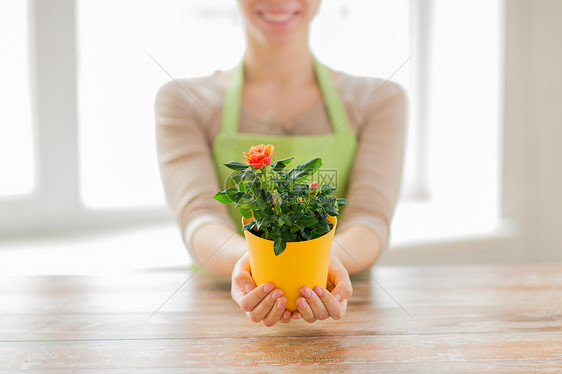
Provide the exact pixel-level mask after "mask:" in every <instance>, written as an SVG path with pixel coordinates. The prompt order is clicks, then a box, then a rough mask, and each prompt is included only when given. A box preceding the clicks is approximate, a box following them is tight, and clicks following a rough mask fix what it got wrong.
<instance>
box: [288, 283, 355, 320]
mask: <svg viewBox="0 0 562 374" xmlns="http://www.w3.org/2000/svg"><path fill="white" fill-rule="evenodd" d="M300 292H301V295H302V296H303V297H300V298H299V299H297V309H298V313H297V312H295V313H293V318H295V319H298V318H299V317H302V319H304V320H305V321H306V322H309V323H312V322H315V321H316V320H320V321H322V320H325V319H327V318H329V317H331V318H333V319H336V320H337V319H341V318H342V317H343V315H344V314H345V310H346V307H347V300H345V299H344V300H343V301H340V300H337V299H336V297H335V296H334V295H332V294H331V293H330V292H328V290H326V289H325V288H323V287H320V286H316V287H314V291H312V290H311V289H310V287H306V286H305V287H302V288H301V289H300Z"/></svg>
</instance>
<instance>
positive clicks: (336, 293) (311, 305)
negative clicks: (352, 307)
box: [293, 255, 353, 323]
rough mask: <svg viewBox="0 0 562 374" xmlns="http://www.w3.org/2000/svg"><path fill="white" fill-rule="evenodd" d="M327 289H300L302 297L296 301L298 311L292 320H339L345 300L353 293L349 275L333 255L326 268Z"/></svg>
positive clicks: (343, 309)
mask: <svg viewBox="0 0 562 374" xmlns="http://www.w3.org/2000/svg"><path fill="white" fill-rule="evenodd" d="M327 288H328V289H326V288H324V287H321V286H315V287H314V289H311V288H310V287H308V286H304V287H301V289H300V294H301V295H302V296H303V297H299V298H298V299H297V309H298V311H296V312H293V318H294V319H299V318H301V317H302V319H304V320H305V321H306V322H310V323H312V322H315V321H316V320H325V319H327V318H330V317H331V318H332V319H340V318H342V317H343V315H344V314H345V311H346V309H347V299H348V298H349V297H350V296H351V294H352V293H353V288H352V286H351V281H350V280H349V274H348V272H347V270H346V269H345V267H344V266H343V265H342V263H341V262H340V260H338V258H337V257H336V256H335V255H332V257H331V258H330V265H329V268H328V285H327Z"/></svg>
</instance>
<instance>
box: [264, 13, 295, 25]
mask: <svg viewBox="0 0 562 374" xmlns="http://www.w3.org/2000/svg"><path fill="white" fill-rule="evenodd" d="M257 13H258V15H259V16H260V18H261V19H263V20H264V21H266V22H268V23H272V24H278V25H281V24H285V23H288V22H290V21H292V20H293V19H294V18H296V17H297V16H298V14H299V12H298V11H285V10H284V11H269V10H268V11H258V12H257Z"/></svg>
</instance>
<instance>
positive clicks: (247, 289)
mask: <svg viewBox="0 0 562 374" xmlns="http://www.w3.org/2000/svg"><path fill="white" fill-rule="evenodd" d="M244 289H245V290H246V293H250V292H251V291H252V290H253V289H254V286H252V284H251V283H248V284H247V285H246V287H244Z"/></svg>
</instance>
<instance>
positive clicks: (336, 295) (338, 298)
mask: <svg viewBox="0 0 562 374" xmlns="http://www.w3.org/2000/svg"><path fill="white" fill-rule="evenodd" d="M334 297H335V298H336V300H337V301H341V295H340V294H339V293H337V294H335V295H334Z"/></svg>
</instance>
